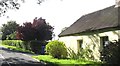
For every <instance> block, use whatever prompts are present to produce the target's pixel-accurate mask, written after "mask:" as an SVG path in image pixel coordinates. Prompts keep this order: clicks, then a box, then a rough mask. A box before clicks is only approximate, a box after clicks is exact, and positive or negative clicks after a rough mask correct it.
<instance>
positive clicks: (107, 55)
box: [101, 39, 120, 64]
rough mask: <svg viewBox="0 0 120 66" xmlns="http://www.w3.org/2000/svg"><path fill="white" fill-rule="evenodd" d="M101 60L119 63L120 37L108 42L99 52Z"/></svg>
mask: <svg viewBox="0 0 120 66" xmlns="http://www.w3.org/2000/svg"><path fill="white" fill-rule="evenodd" d="M101 60H102V61H104V62H106V63H108V64H119V62H120V39H119V41H115V42H110V43H109V44H108V45H106V46H105V47H104V49H103V51H102V52H101Z"/></svg>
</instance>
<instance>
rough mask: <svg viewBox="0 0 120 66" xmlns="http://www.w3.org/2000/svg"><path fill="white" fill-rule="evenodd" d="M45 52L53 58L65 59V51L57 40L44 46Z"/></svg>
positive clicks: (64, 47) (62, 44) (63, 45)
mask: <svg viewBox="0 0 120 66" xmlns="http://www.w3.org/2000/svg"><path fill="white" fill-rule="evenodd" d="M45 49H46V52H47V53H48V54H50V55H52V56H53V57H54V58H66V57H67V49H66V46H65V44H64V43H63V42H60V41H58V40H55V41H51V42H49V43H48V44H47V45H46V48H45Z"/></svg>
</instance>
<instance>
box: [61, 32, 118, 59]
mask: <svg viewBox="0 0 120 66" xmlns="http://www.w3.org/2000/svg"><path fill="white" fill-rule="evenodd" d="M119 32H120V30H115V31H109V32H103V33H98V34H91V35H80V36H65V37H60V38H59V40H60V41H63V42H64V43H65V44H66V47H67V48H69V47H70V48H72V49H73V50H74V51H75V52H77V50H78V47H77V40H80V39H82V40H83V45H82V47H83V48H85V47H86V46H88V45H90V49H91V50H92V51H93V55H94V58H95V59H96V60H99V58H100V53H99V51H100V50H101V45H100V37H103V36H108V38H109V41H113V40H118V38H119V37H120V33H119Z"/></svg>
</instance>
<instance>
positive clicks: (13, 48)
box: [1, 44, 34, 54]
mask: <svg viewBox="0 0 120 66" xmlns="http://www.w3.org/2000/svg"><path fill="white" fill-rule="evenodd" d="M1 46H4V47H5V48H8V49H10V50H14V51H19V52H25V53H32V54H34V52H32V51H29V50H25V49H22V48H18V47H15V46H8V45H3V44H2V45H1Z"/></svg>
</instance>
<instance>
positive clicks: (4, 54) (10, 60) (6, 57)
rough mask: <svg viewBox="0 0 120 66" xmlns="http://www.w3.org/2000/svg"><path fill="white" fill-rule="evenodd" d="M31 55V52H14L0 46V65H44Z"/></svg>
mask: <svg viewBox="0 0 120 66" xmlns="http://www.w3.org/2000/svg"><path fill="white" fill-rule="evenodd" d="M31 56H33V54H28V53H22V52H16V51H13V50H9V49H7V48H4V47H2V46H1V47H0V66H28V65H29V66H41V65H42V66H45V64H46V63H44V62H40V61H38V60H36V59H33V58H32V57H31ZM26 64H28V65H26Z"/></svg>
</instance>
